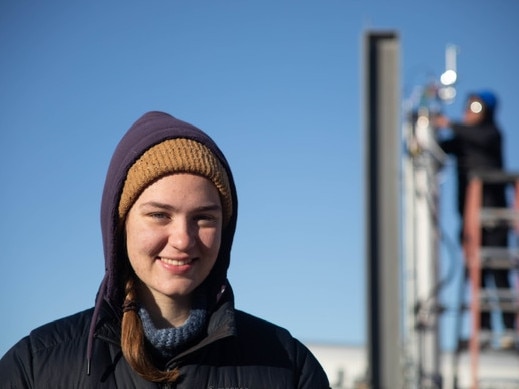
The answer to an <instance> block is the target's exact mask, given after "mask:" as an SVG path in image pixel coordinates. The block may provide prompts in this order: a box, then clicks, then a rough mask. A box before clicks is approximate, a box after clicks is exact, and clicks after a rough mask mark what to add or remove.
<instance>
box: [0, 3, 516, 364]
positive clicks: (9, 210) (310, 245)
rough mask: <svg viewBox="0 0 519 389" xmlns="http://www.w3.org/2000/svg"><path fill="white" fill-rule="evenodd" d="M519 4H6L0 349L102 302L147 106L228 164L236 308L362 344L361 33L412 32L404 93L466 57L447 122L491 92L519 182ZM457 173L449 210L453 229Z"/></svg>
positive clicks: (1, 75)
mask: <svg viewBox="0 0 519 389" xmlns="http://www.w3.org/2000/svg"><path fill="white" fill-rule="evenodd" d="M518 11H519V4H518V3H517V2H514V1H508V0H498V1H494V2H489V1H482V0H478V1H471V2H469V1H461V0H454V1H452V0H438V1H435V2H422V1H415V0H405V1H404V0H402V1H396V0H393V1H382V0H380V1H360V0H341V1H339V0H333V1H332V0H325V1H316V0H314V1H306V0H304V1H285V0H281V1H280V0H262V1H235V0H222V1H197V0H195V1H177V0H168V1H156V0H151V1H146V2H144V1H125V2H118V3H117V4H116V2H101V1H90V2H86V1H85V2H81V3H80V2H67V1H56V0H49V1H45V2H29V1H27V0H21V1H12V0H9V1H3V2H2V4H1V5H0V51H1V53H2V55H1V56H0V69H1V72H0V85H1V87H0V112H1V115H0V145H1V146H2V152H1V153H0V182H1V183H2V185H1V187H2V190H1V192H0V193H1V194H0V214H1V218H0V247H1V250H0V273H1V274H2V283H1V284H0V296H1V297H0V309H1V311H2V322H1V327H0V328H1V330H2V336H1V338H0V355H1V354H3V353H4V352H5V351H7V349H8V348H9V347H10V346H12V345H13V344H14V343H15V342H16V341H17V340H19V339H20V338H21V337H22V336H24V335H26V334H27V333H28V332H29V331H30V330H31V329H33V328H34V327H36V326H39V325H41V324H44V323H46V322H48V321H51V320H54V319H56V318H59V317H62V316H65V315H69V314H72V313H75V312H77V311H79V310H83V309H86V308H88V307H90V306H92V304H93V300H94V297H95V294H96V291H97V288H98V286H99V282H100V281H101V278H102V275H103V270H104V260H103V257H102V246H101V236H100V225H99V205H100V198H101V191H102V187H103V183H104V177H105V173H106V169H107V166H108V162H109V159H110V157H111V154H112V152H113V150H114V148H115V146H116V144H117V142H118V140H119V139H120V137H121V136H122V135H123V134H124V132H125V131H126V130H127V129H128V128H129V126H130V125H131V124H132V123H133V121H134V120H136V119H137V118H138V117H139V116H140V115H142V114H143V113H144V112H146V111H149V110H163V111H166V112H169V113H171V114H173V115H174V116H177V117H179V118H181V119H183V120H186V121H189V122H191V123H193V124H195V125H197V126H198V127H200V128H202V129H203V130H205V131H206V132H208V133H209V134H210V135H211V136H212V137H213V138H214V139H215V140H216V142H217V143H218V144H219V145H220V146H221V148H222V149H223V151H224V153H225V154H226V156H227V157H228V159H229V162H230V164H231V166H232V168H233V171H234V175H235V178H236V183H237V187H238V195H239V201H240V204H239V207H240V209H239V220H238V230H237V234H236V239H235V245H234V250H233V257H232V262H231V269H230V272H229V278H230V281H231V283H232V285H233V288H234V290H235V294H236V302H237V306H238V307H239V308H241V309H244V310H246V311H249V312H250V313H253V314H256V315H258V316H261V317H264V318H265V319H267V320H270V321H273V322H275V323H278V324H280V325H282V326H285V327H287V328H288V329H290V330H291V332H292V333H293V334H294V335H295V336H297V337H298V338H300V339H301V340H303V341H320V342H333V343H341V344H362V343H363V342H364V341H365V336H366V313H365V305H364V298H365V283H364V280H365V274H364V271H365V265H364V257H365V244H366V242H365V234H364V228H365V222H364V198H365V194H364V181H363V179H364V170H363V169H364V167H363V127H362V126H363V120H362V96H363V91H362V80H363V73H362V67H361V66H362V37H363V34H364V33H365V32H366V31H370V30H376V31H379V30H381V31H386V30H392V31H396V32H397V33H398V34H399V37H400V45H401V65H402V66H401V69H400V70H401V75H400V77H401V84H402V90H401V94H402V100H404V99H406V98H408V97H409V96H410V94H411V92H412V91H413V90H414V89H415V88H416V87H420V86H422V85H425V84H426V83H428V82H430V81H431V80H432V79H437V78H438V77H439V75H440V74H441V72H442V71H443V70H444V63H445V55H444V52H445V48H446V46H447V45H448V44H455V45H457V46H458V47H459V55H458V72H459V83H458V95H459V98H458V99H456V101H455V102H454V103H453V104H451V105H449V106H446V107H445V112H447V113H448V114H451V115H454V116H459V115H460V113H461V107H462V103H463V97H464V95H465V94H466V93H467V91H469V90H473V89H478V88H483V87H484V88H488V87H489V88H492V89H494V90H495V91H496V92H497V93H498V94H499V97H500V98H501V101H502V105H501V109H500V111H499V121H500V123H501V125H502V127H503V129H504V132H505V136H506V145H505V151H506V161H507V165H508V167H509V169H519V156H518V155H517V153H516V152H515V149H516V147H517V145H519V133H518V132H517V109H518V107H519V95H518V91H519V77H518V76H517V69H519V53H518V49H517V36H519V24H518V23H517V15H518V14H519V12H518ZM452 172H453V167H452V165H448V166H447V167H446V168H445V171H444V174H443V177H442V182H443V184H442V186H443V197H442V200H441V202H442V214H443V215H444V217H443V219H442V223H444V224H445V228H446V230H447V231H449V233H450V234H452V236H454V235H455V234H456V226H455V218H454V217H453V215H454V213H455V207H454V201H455V200H454V197H453V193H452V186H453V174H452ZM441 262H442V263H441V266H442V269H445V268H447V265H446V264H445V263H444V262H446V260H445V259H443V258H442V260H441ZM449 288H451V289H454V286H452V285H450V286H449ZM446 296H447V297H446V298H447V304H449V303H450V300H448V299H449V297H448V296H449V293H446ZM448 320H449V319H448V318H447V319H446V320H444V326H443V327H445V328H446V330H445V333H444V334H443V335H442V337H443V338H444V339H445V340H444V343H445V344H447V345H448V344H449V340H448V338H449V336H448V334H446V332H448V331H451V327H452V326H451V325H450V324H449V322H448ZM445 323H446V324H445ZM449 326H450V327H449Z"/></svg>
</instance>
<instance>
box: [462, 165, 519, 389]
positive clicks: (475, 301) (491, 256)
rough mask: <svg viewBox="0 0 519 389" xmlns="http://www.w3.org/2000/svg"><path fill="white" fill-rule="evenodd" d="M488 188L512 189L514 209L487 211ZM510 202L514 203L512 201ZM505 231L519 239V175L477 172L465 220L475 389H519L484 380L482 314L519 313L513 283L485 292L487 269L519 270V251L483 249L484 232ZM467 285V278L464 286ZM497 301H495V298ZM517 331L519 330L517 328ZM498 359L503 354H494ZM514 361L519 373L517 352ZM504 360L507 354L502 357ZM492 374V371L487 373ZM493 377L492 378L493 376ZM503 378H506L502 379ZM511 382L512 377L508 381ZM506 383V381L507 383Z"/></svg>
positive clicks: (518, 295) (517, 383)
mask: <svg viewBox="0 0 519 389" xmlns="http://www.w3.org/2000/svg"><path fill="white" fill-rule="evenodd" d="M487 184H503V185H506V186H507V190H509V189H512V192H513V199H512V201H511V203H512V204H511V205H510V206H508V207H503V208H487V207H484V206H483V187H484V185H487ZM509 202H510V201H509ZM498 226H499V227H503V228H505V227H506V228H507V230H508V231H509V236H512V237H517V236H519V174H510V173H506V172H503V171H485V172H473V173H472V175H471V177H470V182H469V185H468V187H467V195H466V203H465V220H464V230H463V234H464V235H463V236H464V239H463V251H464V255H465V261H466V262H465V266H466V271H467V272H468V280H470V301H469V309H470V318H471V329H472V331H471V336H470V339H469V342H468V352H469V355H470V365H469V366H470V376H471V378H470V380H471V389H485V388H500V387H503V388H504V387H507V388H508V387H510V388H519V377H517V381H516V380H515V378H514V379H513V382H510V381H509V382H508V384H509V386H508V384H505V383H504V382H501V381H500V378H499V377H488V376H486V377H483V375H484V374H483V373H482V372H483V371H484V366H483V362H482V352H483V351H482V350H481V349H480V343H479V339H480V336H479V335H480V324H481V323H480V314H481V312H489V313H490V312H492V311H493V310H494V309H495V307H496V305H497V307H498V309H499V310H500V311H501V312H513V313H515V314H516V315H517V313H518V312H519V305H518V301H519V293H518V291H517V290H514V289H513V288H514V285H513V283H512V284H511V287H510V289H509V290H496V289H495V288H492V289H489V288H481V287H480V285H481V276H482V275H481V274H482V270H483V269H508V270H512V269H518V268H519V250H518V249H517V248H513V247H510V244H508V246H507V247H489V246H482V228H484V227H498ZM466 281H467V277H465V280H464V282H466ZM491 297H493V298H491ZM516 328H517V326H516ZM492 352H493V353H494V356H496V355H497V354H495V353H496V352H499V350H493V351H492ZM508 353H509V354H510V358H512V359H513V358H515V359H516V362H517V364H516V365H515V369H514V370H517V371H519V357H518V355H519V354H517V352H513V351H512V352H510V351H508ZM500 355H501V356H500V357H502V355H503V353H501V354H500ZM487 370H488V369H487ZM490 375H491V374H490ZM501 378H503V377H501ZM508 378H509V377H508ZM503 381H504V380H503Z"/></svg>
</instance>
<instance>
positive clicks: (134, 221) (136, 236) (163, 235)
mask: <svg viewBox="0 0 519 389" xmlns="http://www.w3.org/2000/svg"><path fill="white" fill-rule="evenodd" d="M221 235H222V206H221V202H220V196H219V193H218V190H217V189H216V187H215V186H214V185H213V183H212V182H211V181H209V180H208V179H206V178H203V177H200V176H196V175H193V174H173V175H169V176H166V177H164V178H161V179H159V180H158V181H156V182H155V183H153V184H152V185H150V186H149V187H147V188H146V189H145V190H144V192H142V194H141V195H140V196H139V198H138V199H137V201H136V202H135V203H134V204H133V206H132V207H131V208H130V211H129V212H128V216H127V219H126V248H127V252H128V257H129V259H130V264H131V266H132V268H133V270H134V271H135V274H136V275H137V277H138V278H139V279H140V280H141V282H142V284H143V286H145V287H146V288H147V289H148V290H149V292H150V293H151V295H152V296H153V298H154V299H155V301H157V302H158V301H160V300H163V299H164V297H167V298H170V299H174V300H175V299H178V300H179V301H180V300H183V299H186V298H189V296H190V294H191V292H193V290H194V289H195V288H196V287H198V286H199V285H200V284H201V283H202V282H203V281H204V280H205V278H206V277H207V276H208V274H209V272H210V271H211V269H212V268H213V266H214V264H215V262H216V258H217V256H218V251H219V249H220V242H221Z"/></svg>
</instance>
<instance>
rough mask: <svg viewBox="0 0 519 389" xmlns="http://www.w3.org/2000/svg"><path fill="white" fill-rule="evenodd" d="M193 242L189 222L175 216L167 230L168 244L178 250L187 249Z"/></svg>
mask: <svg viewBox="0 0 519 389" xmlns="http://www.w3.org/2000/svg"><path fill="white" fill-rule="evenodd" d="M194 242H195V238H194V233H193V228H192V227H191V226H190V224H189V222H188V221H187V220H185V219H182V218H176V219H175V221H174V222H173V223H172V225H171V228H170V230H169V244H170V245H171V246H173V247H175V248H176V249H177V250H179V251H187V250H188V249H190V248H191V247H193V245H194Z"/></svg>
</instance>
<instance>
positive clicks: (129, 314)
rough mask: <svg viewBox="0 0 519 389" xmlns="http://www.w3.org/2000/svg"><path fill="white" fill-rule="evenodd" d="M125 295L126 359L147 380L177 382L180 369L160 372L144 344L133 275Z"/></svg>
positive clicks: (123, 340)
mask: <svg viewBox="0 0 519 389" xmlns="http://www.w3.org/2000/svg"><path fill="white" fill-rule="evenodd" d="M125 293H126V297H125V300H124V304H123V320H122V326H121V348H122V351H123V355H124V358H125V359H126V361H127V362H128V363H129V364H130V366H131V367H132V369H133V370H135V371H136V372H137V373H138V374H139V375H140V376H141V377H143V378H144V379H145V380H148V381H151V382H162V383H165V382H176V381H177V380H178V379H179V377H180V372H179V370H178V369H173V370H171V371H164V370H160V369H158V368H157V367H156V366H155V365H154V364H153V363H152V362H151V360H150V357H149V354H148V352H147V350H146V345H145V342H144V339H145V336H144V329H143V328H142V322H141V318H140V316H139V314H138V313H137V293H136V289H135V279H134V276H133V275H130V276H129V277H128V280H127V281H126V287H125Z"/></svg>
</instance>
